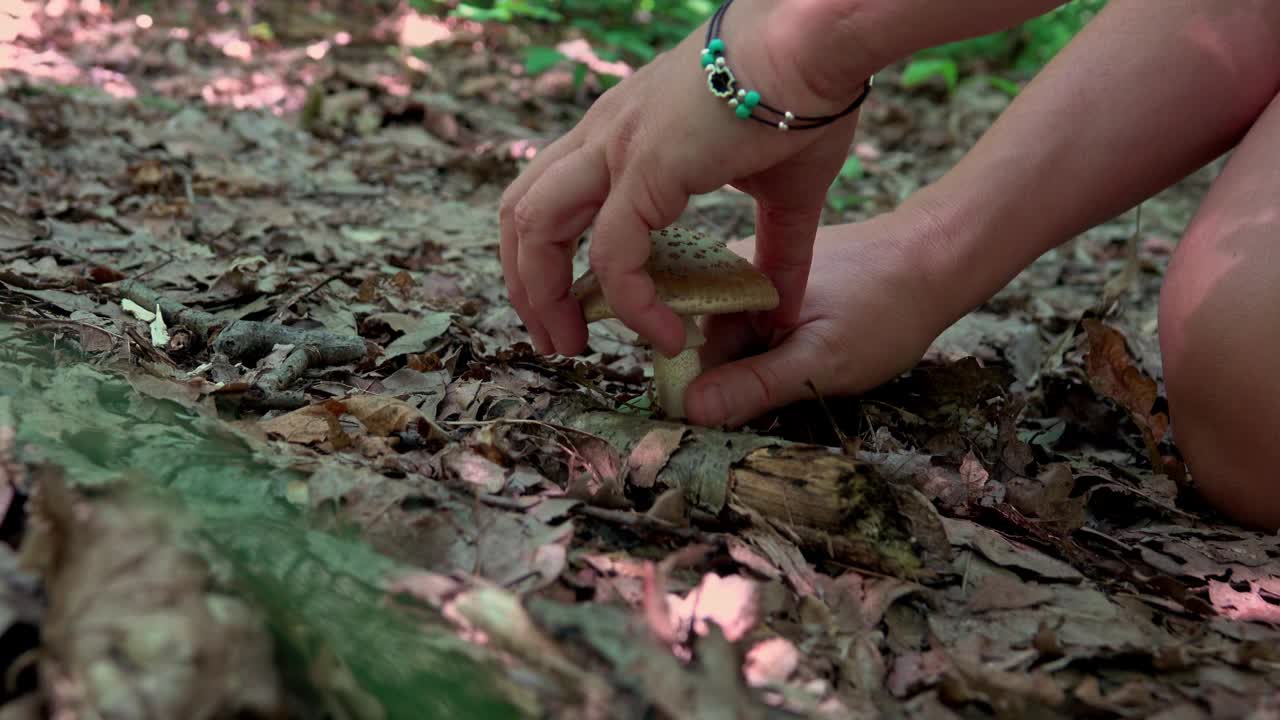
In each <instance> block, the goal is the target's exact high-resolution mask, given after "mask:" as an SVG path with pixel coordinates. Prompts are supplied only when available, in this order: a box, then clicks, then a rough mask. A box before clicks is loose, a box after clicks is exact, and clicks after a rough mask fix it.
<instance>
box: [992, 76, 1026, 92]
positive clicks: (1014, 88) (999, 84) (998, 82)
mask: <svg viewBox="0 0 1280 720" xmlns="http://www.w3.org/2000/svg"><path fill="white" fill-rule="evenodd" d="M982 79H983V80H986V81H987V84H988V85H990V86H991V87H993V88H995V89H996V90H999V91H1000V92H1002V93H1004V94H1005V95H1008V96H1009V97H1017V96H1018V93H1020V92H1022V88H1021V87H1019V86H1018V83H1016V82H1014V81H1012V80H1010V79H1008V78H1002V77H1000V76H999V75H984V76H982Z"/></svg>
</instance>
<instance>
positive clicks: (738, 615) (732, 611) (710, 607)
mask: <svg viewBox="0 0 1280 720" xmlns="http://www.w3.org/2000/svg"><path fill="white" fill-rule="evenodd" d="M757 611H758V605H757V602H756V584H755V583H754V582H753V581H751V580H748V579H746V578H744V577H742V576H740V575H729V576H728V577H720V576H719V575H716V574H715V573H709V574H707V575H705V576H703V578H702V584H700V585H699V586H698V587H696V588H694V589H692V590H690V591H689V594H688V595H686V596H685V597H683V598H682V597H680V596H679V595H676V594H674V593H672V594H668V595H667V612H668V613H669V615H670V619H671V624H672V626H674V627H677V628H689V627H692V629H693V631H694V632H695V633H697V634H698V635H705V634H706V633H707V630H708V622H709V621H711V622H715V624H717V625H719V626H720V629H721V630H723V631H724V635H725V637H726V638H727V639H728V640H729V642H737V641H738V640H739V639H741V638H742V636H743V635H746V634H747V632H748V631H750V630H751V628H752V627H754V626H755V624H756V613H757Z"/></svg>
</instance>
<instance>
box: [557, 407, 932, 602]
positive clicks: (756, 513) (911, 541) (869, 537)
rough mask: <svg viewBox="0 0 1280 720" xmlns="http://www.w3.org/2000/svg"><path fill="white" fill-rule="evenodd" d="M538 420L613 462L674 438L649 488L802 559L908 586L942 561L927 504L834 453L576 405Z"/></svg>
mask: <svg viewBox="0 0 1280 720" xmlns="http://www.w3.org/2000/svg"><path fill="white" fill-rule="evenodd" d="M542 419H543V420H545V421H546V422H549V423H552V424H554V425H559V426H562V427H565V428H568V429H571V430H574V431H577V432H582V433H587V434H590V435H594V436H596V437H598V438H600V439H602V440H604V441H605V442H607V443H609V445H610V446H612V447H613V448H614V449H616V450H617V451H618V453H619V455H620V457H623V458H626V457H628V456H629V455H630V453H631V451H632V450H633V449H634V448H635V447H636V445H637V444H639V443H640V441H641V440H643V439H644V438H645V437H646V436H648V435H649V434H650V433H653V432H655V431H656V432H666V433H671V432H676V433H682V435H681V440H680V444H679V446H678V447H677V448H676V450H675V451H674V452H672V453H671V455H670V456H669V458H668V459H667V461H666V463H665V464H664V465H663V467H662V468H661V469H660V470H659V471H658V473H657V475H656V478H655V482H656V483H658V484H662V485H665V486H667V487H671V488H679V489H681V490H682V491H683V493H684V496H685V499H686V501H687V502H688V503H689V504H690V506H691V507H693V508H694V509H695V510H696V511H699V512H700V513H702V514H704V515H709V516H712V517H714V518H716V519H717V520H719V521H722V522H726V523H729V524H733V523H740V522H747V523H768V524H770V525H772V526H774V527H775V528H776V529H777V530H779V531H780V532H782V533H783V534H784V535H787V536H789V537H790V539H791V540H792V541H793V542H795V543H796V544H797V545H798V546H800V547H801V548H802V549H803V550H804V551H805V552H806V554H807V555H808V556H809V557H810V558H811V559H814V560H822V561H827V562H834V563H837V564H843V565H849V566H853V567H858V568H863V569H870V570H873V571H876V572H881V573H885V574H889V575H894V576H898V577H910V578H913V579H922V578H923V577H926V576H931V575H934V574H935V573H937V572H939V571H942V570H943V569H944V568H945V567H946V565H947V563H949V561H950V545H949V543H948V542H947V539H946V534H945V532H944V530H943V529H942V522H941V519H940V518H939V516H938V515H937V513H936V511H935V510H934V508H933V506H932V504H931V503H930V502H929V501H928V500H927V499H925V498H924V496H922V495H921V494H920V493H919V492H918V491H916V490H915V489H914V488H912V487H910V486H909V485H907V484H905V483H899V482H892V481H890V480H888V479H887V478H888V477H889V473H887V472H882V471H881V468H879V467H878V466H877V465H876V464H875V463H871V462H866V461H864V460H860V459H858V458H855V457H851V456H849V455H846V454H843V453H842V452H841V451H840V450H838V449H835V448H829V447H825V446H820V445H809V444H800V443H791V442H787V441H784V440H780V439H777V438H770V437H766V436H761V435H755V434H751V433H740V432H739V433H734V432H724V431H719V430H712V429H705V428H694V427H690V426H686V425H683V424H679V423H672V422H664V421H658V420H651V419H648V418H644V417H640V416H638V415H633V414H625V413H619V412H614V411H609V410H601V409H598V408H593V407H591V406H589V405H587V404H586V403H585V402H584V401H583V400H582V399H580V398H572V399H566V400H563V401H560V402H556V403H553V404H552V406H551V407H550V409H549V410H548V411H547V412H546V413H544V414H543V417H542Z"/></svg>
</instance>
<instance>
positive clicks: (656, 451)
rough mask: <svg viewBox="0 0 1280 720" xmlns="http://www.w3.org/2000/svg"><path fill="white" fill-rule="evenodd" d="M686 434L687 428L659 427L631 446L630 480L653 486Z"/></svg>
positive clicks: (639, 484)
mask: <svg viewBox="0 0 1280 720" xmlns="http://www.w3.org/2000/svg"><path fill="white" fill-rule="evenodd" d="M684 434H685V429H684V428H678V427H677V428H667V427H657V428H654V429H652V430H650V431H649V432H648V433H647V434H646V435H645V436H644V437H643V438H641V439H640V442H638V443H636V444H635V446H634V447H632V448H631V454H630V455H629V456H628V457H627V469H628V471H629V473H630V474H629V475H628V482H629V483H630V484H631V485H634V486H636V487H641V488H651V487H653V483H654V481H655V480H656V479H657V477H658V473H659V472H661V471H662V468H664V467H666V465H667V460H668V459H669V458H670V457H671V453H673V452H675V451H676V448H678V447H680V441H681V439H683V438H684Z"/></svg>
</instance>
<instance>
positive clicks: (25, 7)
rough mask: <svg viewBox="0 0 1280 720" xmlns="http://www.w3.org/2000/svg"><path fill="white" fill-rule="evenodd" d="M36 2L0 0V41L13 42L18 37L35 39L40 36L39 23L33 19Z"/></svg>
mask: <svg viewBox="0 0 1280 720" xmlns="http://www.w3.org/2000/svg"><path fill="white" fill-rule="evenodd" d="M35 13H36V4H35V3H32V2H22V0H0V42H6V43H9V42H13V41H14V40H17V39H18V38H27V39H30V40H35V39H37V38H39V37H40V35H41V33H40V25H39V24H38V23H36V19H35Z"/></svg>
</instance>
